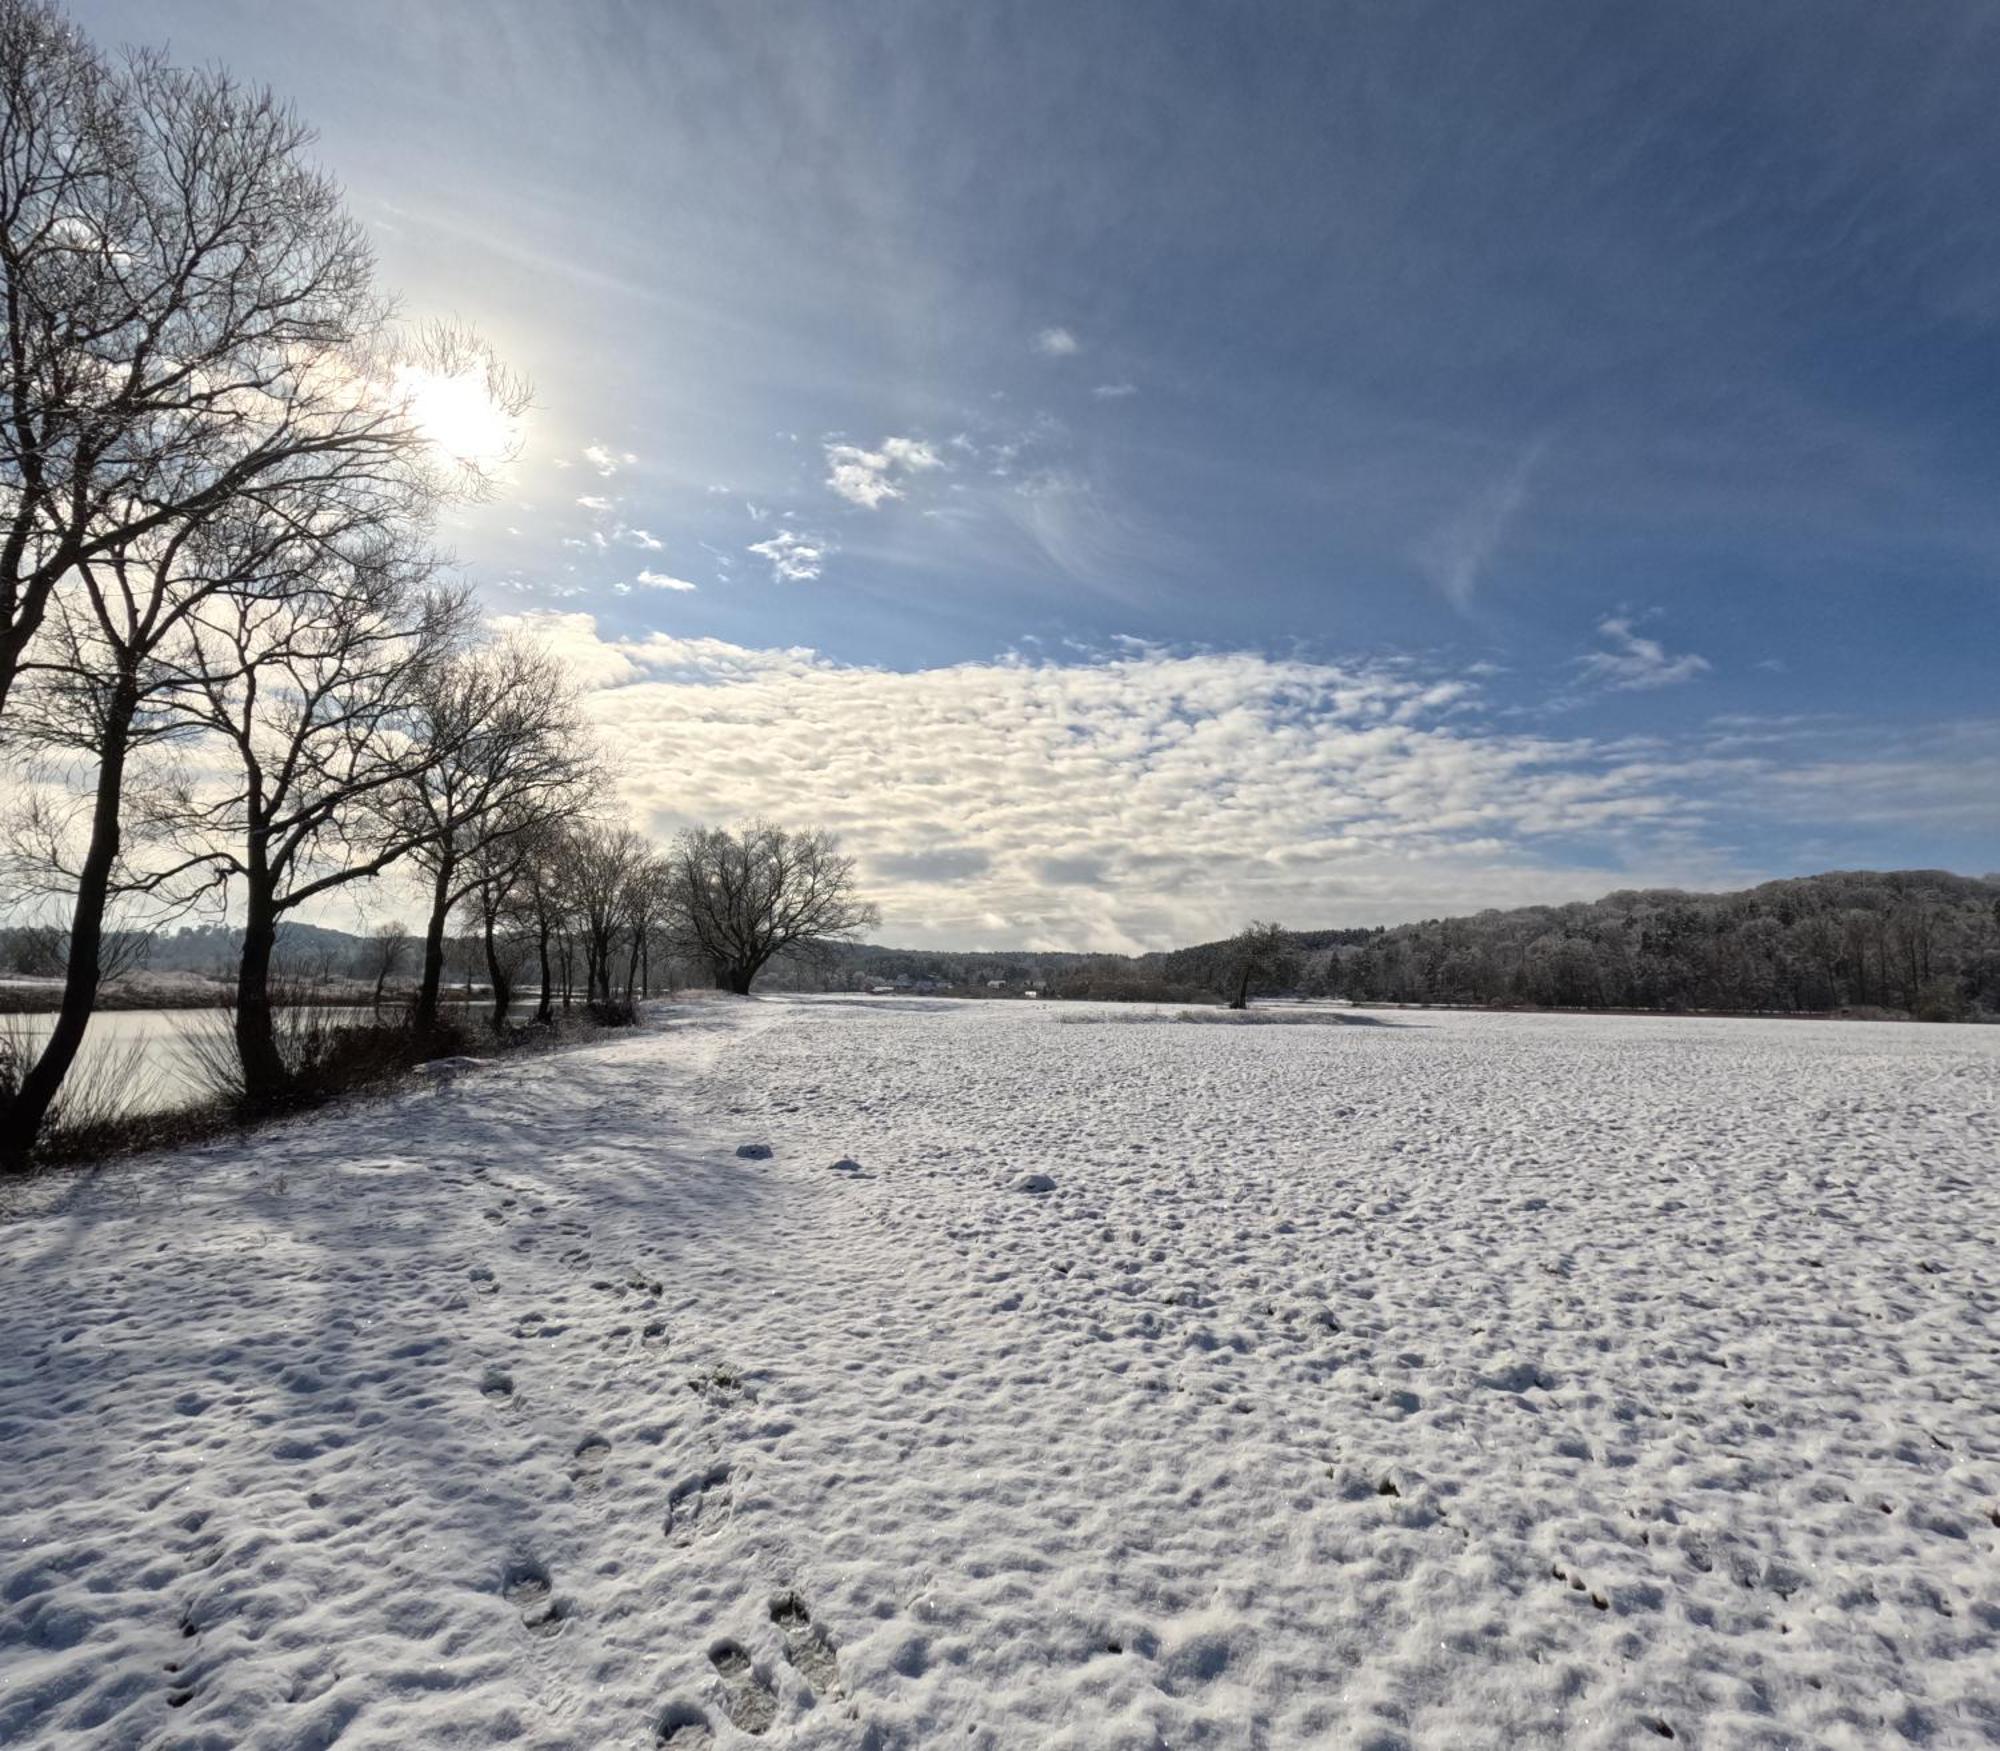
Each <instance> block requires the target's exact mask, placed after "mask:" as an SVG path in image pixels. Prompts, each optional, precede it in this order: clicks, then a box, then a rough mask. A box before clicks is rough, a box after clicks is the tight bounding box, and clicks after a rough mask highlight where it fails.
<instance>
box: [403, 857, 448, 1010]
mask: <svg viewBox="0 0 2000 1751" xmlns="http://www.w3.org/2000/svg"><path fill="white" fill-rule="evenodd" d="M450 911H451V861H450V859H446V860H444V861H443V862H441V863H440V864H439V865H438V872H437V878H436V880H434V881H433V882H432V883H431V915H430V918H429V920H428V922H426V924H425V925H424V976H423V978H422V980H421V981H420V982H419V983H418V985H417V1006H416V1009H415V1010H414V1011H413V1012H412V1015H411V1018H410V1019H411V1023H412V1025H413V1026H414V1027H415V1029H416V1031H417V1033H418V1034H419V1035H424V1034H434V1033H436V1032H437V1025H438V992H439V990H440V989H441V988H442V987H443V984H444V922H445V918H446V916H447V915H448V914H449V913H450Z"/></svg>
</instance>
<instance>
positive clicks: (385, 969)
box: [356, 918, 413, 1016]
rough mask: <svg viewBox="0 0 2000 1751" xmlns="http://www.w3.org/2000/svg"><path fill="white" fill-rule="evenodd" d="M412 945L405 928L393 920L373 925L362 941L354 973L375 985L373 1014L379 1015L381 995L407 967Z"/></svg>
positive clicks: (406, 926)
mask: <svg viewBox="0 0 2000 1751" xmlns="http://www.w3.org/2000/svg"><path fill="white" fill-rule="evenodd" d="M412 946H413V944H412V943H411V940H410V930H409V926H408V925H406V924H403V923H401V922H400V921H398V920H396V919H393V918H391V919H385V920H384V921H383V922H382V923H380V924H377V925H375V926H373V927H372V928H371V929H370V930H369V932H368V934H367V935H366V936H365V937H363V938H362V941H361V952H360V954H359V955H358V956H357V958H356V971H357V972H358V973H359V974H360V975H361V977H362V978H364V979H372V980H373V981H374V982H375V998H374V1011H373V1012H374V1014H376V1015H377V1016H379V1015H380V1014H381V1013H382V995H383V993H384V992H385V991H387V990H388V988H389V981H390V980H391V979H393V978H395V977H396V975H397V974H398V973H400V972H402V971H404V970H405V969H406V968H407V967H408V966H409V964H410V950H411V948H412Z"/></svg>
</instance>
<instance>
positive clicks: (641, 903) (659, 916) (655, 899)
mask: <svg viewBox="0 0 2000 1751" xmlns="http://www.w3.org/2000/svg"><path fill="white" fill-rule="evenodd" d="M669 879H670V877H669V868H668V864H667V861H666V860H665V859H664V858H661V857H658V856H655V855H654V854H653V852H652V851H651V850H650V849H648V851H647V852H646V853H645V855H644V856H642V857H641V858H640V859H639V861H638V864H637V866H636V867H635V868H634V869H633V870H632V873H631V874H630V875H629V876H628V877H627V878H626V881H625V931H626V937H627V947H626V956H625V1002H626V1004H627V1005H628V1006H630V1005H631V1004H632V1003H634V1002H636V1001H637V1000H638V999H639V998H641V997H650V996H651V995H652V994H653V939H654V938H655V937H656V936H658V935H659V934H660V931H661V926H662V925H663V924H664V922H665V921H666V917H667V892H668V885H669Z"/></svg>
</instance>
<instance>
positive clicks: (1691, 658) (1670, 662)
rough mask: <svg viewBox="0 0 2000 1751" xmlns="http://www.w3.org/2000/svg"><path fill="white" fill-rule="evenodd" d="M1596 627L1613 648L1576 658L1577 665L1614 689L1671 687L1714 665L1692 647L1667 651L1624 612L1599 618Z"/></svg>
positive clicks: (1589, 676) (1586, 675)
mask: <svg viewBox="0 0 2000 1751" xmlns="http://www.w3.org/2000/svg"><path fill="white" fill-rule="evenodd" d="M1597 630H1598V632H1599V633H1601V634H1602V635H1603V637H1604V638H1605V640H1606V641H1607V642H1608V643H1609V644H1610V647H1611V648H1610V649H1609V650H1601V651H1592V652H1591V653H1590V654H1589V655H1588V656H1584V657H1579V658H1577V666H1578V668H1580V669H1581V670H1582V671H1583V673H1584V675H1585V677H1586V678H1587V679H1590V680H1593V681H1599V682H1602V683H1603V684H1604V685H1605V686H1606V687H1609V688H1611V689H1612V690H1613V691H1614V692H1638V691H1644V690H1648V689H1651V688H1654V687H1672V686H1675V685H1677V684H1678V683H1680V682H1682V681H1692V680H1693V679H1694V678H1695V677H1696V676H1697V675H1705V674H1707V673H1708V671H1709V669H1710V668H1711V667H1712V666H1713V665H1712V664H1711V663H1710V662H1709V660H1708V659H1707V658H1706V657H1702V656H1697V655H1695V653H1694V652H1693V651H1682V652H1680V653H1679V654H1678V655H1676V654H1674V653H1672V652H1670V651H1668V649H1667V648H1666V646H1665V645H1663V644H1661V643H1660V641H1659V640H1658V639H1656V638H1646V637H1644V636H1642V635H1641V634H1640V633H1638V632H1636V631H1634V630H1633V626H1632V622H1631V620H1630V618H1629V617H1627V616H1625V615H1622V614H1614V615H1612V616H1611V617H1610V618H1608V619H1606V620H1601V621H1599V622H1598V626H1597Z"/></svg>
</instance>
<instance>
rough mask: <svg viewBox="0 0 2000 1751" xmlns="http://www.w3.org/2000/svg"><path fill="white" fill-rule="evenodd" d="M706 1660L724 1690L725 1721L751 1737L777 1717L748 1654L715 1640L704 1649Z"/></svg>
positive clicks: (769, 1692)
mask: <svg viewBox="0 0 2000 1751" xmlns="http://www.w3.org/2000/svg"><path fill="white" fill-rule="evenodd" d="M708 1663H709V1664H710V1665H711V1666H713V1667H714V1668H715V1669H716V1671H717V1672H719V1673H721V1675H722V1682H723V1686H724V1688H725V1690H726V1692H727V1694H726V1696H725V1697H724V1699H723V1704H722V1706H723V1710H724V1712H725V1713H726V1714H727V1715H728V1716H729V1724H730V1725H731V1726H732V1727H734V1728H735V1729H736V1730H737V1731H738V1732H739V1733H748V1734H750V1735H751V1736H752V1737H753V1738H755V1737H761V1736H762V1735H763V1734H765V1733H768V1732H769V1731H770V1730H771V1723H772V1722H773V1721H775V1720H776V1719H777V1718H778V1699H777V1696H776V1694H775V1693H774V1692H773V1691H772V1689H771V1687H770V1685H768V1684H767V1683H765V1682H764V1680H763V1679H762V1678H760V1677H759V1676H758V1675H757V1670H756V1668H755V1667H754V1666H752V1665H751V1663H750V1656H749V1655H748V1654H747V1653H745V1652H744V1650H743V1649H742V1647H741V1646H740V1645H738V1644H737V1643H735V1642H717V1643H716V1644H715V1646H714V1647H712V1648H710V1649H709V1650H708Z"/></svg>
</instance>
